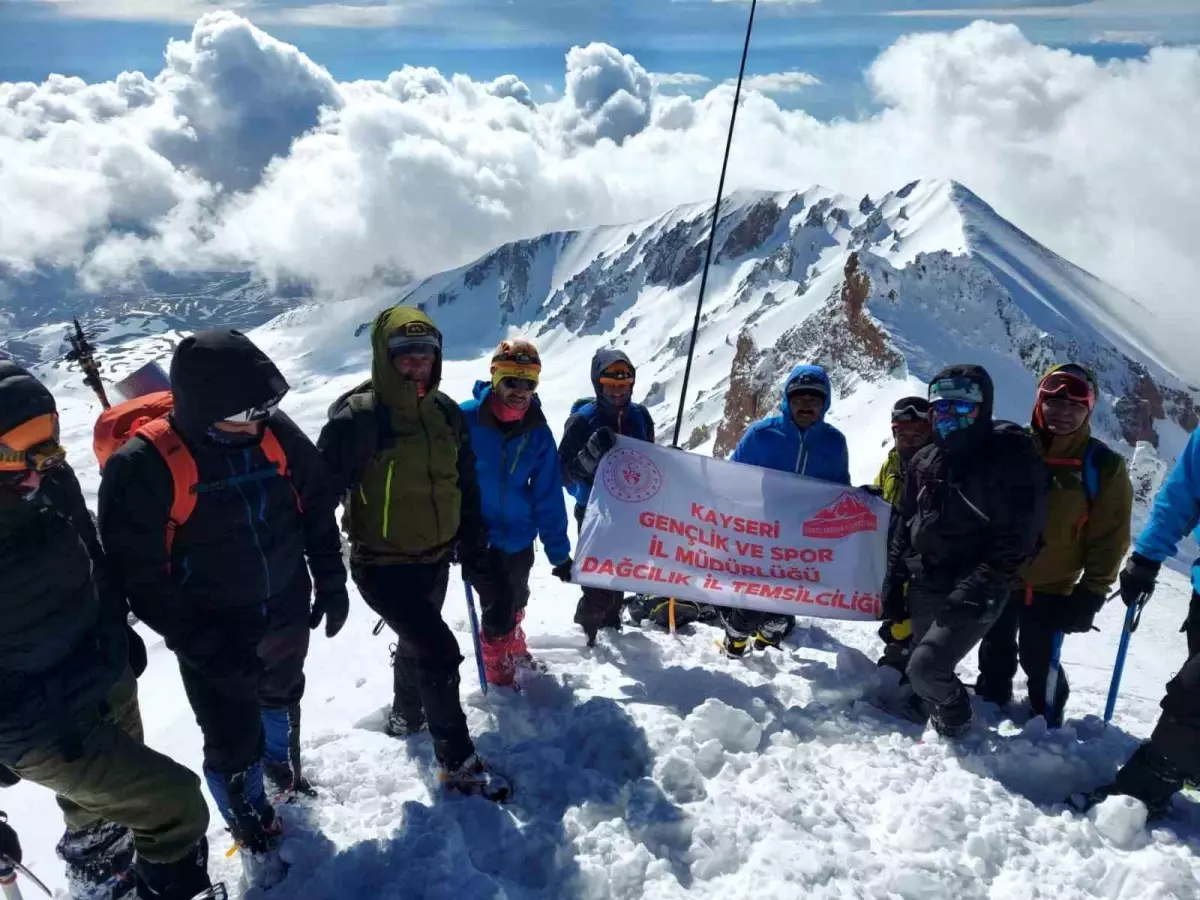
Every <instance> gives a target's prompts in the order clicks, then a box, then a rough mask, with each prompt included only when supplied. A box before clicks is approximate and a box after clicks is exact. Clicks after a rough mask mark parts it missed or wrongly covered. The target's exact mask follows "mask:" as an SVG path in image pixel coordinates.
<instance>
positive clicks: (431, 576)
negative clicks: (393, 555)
mask: <svg viewBox="0 0 1200 900" xmlns="http://www.w3.org/2000/svg"><path fill="white" fill-rule="evenodd" d="M350 575H351V577H352V578H353V579H354V583H355V584H356V585H357V586H358V590H359V592H360V593H361V594H362V596H363V599H364V600H366V601H367V605H368V606H370V607H371V609H373V610H374V611H375V612H376V613H378V614H379V615H380V616H382V617H383V619H384V621H385V622H387V624H388V627H390V628H391V629H392V631H394V632H395V633H396V655H395V658H394V660H393V663H392V667H393V671H392V677H393V687H394V696H393V699H392V709H393V710H394V711H395V712H396V713H397V714H398V715H399V716H400V717H401V718H402V719H404V721H406V722H409V723H417V722H422V721H424V722H427V723H428V724H429V734H430V736H431V737H432V738H433V750H434V754H435V755H436V756H437V759H438V762H439V763H441V764H442V765H443V766H445V767H446V768H448V769H454V768H457V767H458V766H459V765H461V764H462V763H463V762H465V761H466V759H467V758H468V757H469V756H470V755H471V754H472V753H474V752H475V745H474V743H473V742H472V741H471V735H470V733H469V732H468V730H467V717H466V714H465V713H464V712H463V708H462V701H461V700H460V699H459V696H458V685H459V674H458V667H459V666H460V665H461V664H462V661H463V657H462V653H461V652H460V651H459V649H458V639H457V638H456V637H455V636H454V632H452V631H451V630H450V627H449V626H448V625H447V624H446V623H445V621H444V620H443V619H442V605H443V604H444V603H445V601H446V588H447V584H448V581H449V577H450V562H449V560H443V561H442V562H436V563H414V564H408V565H363V564H361V563H353V564H352V565H351V567H350Z"/></svg>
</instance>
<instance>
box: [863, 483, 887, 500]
mask: <svg viewBox="0 0 1200 900" xmlns="http://www.w3.org/2000/svg"><path fill="white" fill-rule="evenodd" d="M858 489H859V490H860V491H865V492H866V493H868V494H870V495H871V496H872V497H882V496H883V488H881V487H880V486H879V485H877V484H863V485H859V488H858Z"/></svg>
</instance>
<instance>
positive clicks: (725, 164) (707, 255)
mask: <svg viewBox="0 0 1200 900" xmlns="http://www.w3.org/2000/svg"><path fill="white" fill-rule="evenodd" d="M757 6H758V0H750V18H749V20H748V21H747V22H746V42H745V43H744V44H743V45H742V64H741V67H740V68H739V69H738V79H737V88H735V89H734V92H733V112H732V113H730V115H729V133H728V134H727V135H726V137H725V158H724V159H723V160H722V161H721V179H720V181H718V182H717V202H716V203H715V204H714V205H713V220H712V229H711V230H710V231H709V233H708V249H707V250H705V252H704V272H703V274H701V276H700V295H699V296H698V297H697V298H696V318H695V321H693V322H692V339H691V341H690V342H689V344H688V357H687V365H686V366H685V367H684V370H683V387H682V388H681V389H680V391H679V413H678V415H676V417H675V437H674V438H673V439H672V440H671V446H672V447H678V446H679V432H680V430H682V428H683V405H684V402H685V401H686V400H687V389H688V381H689V380H690V379H691V377H692V358H693V357H694V356H695V354H696V337H697V336H698V335H699V333H700V310H701V308H703V306H704V292H705V290H706V289H707V287H708V270H709V268H710V267H711V265H712V255H713V245H714V244H715V243H716V241H717V219H718V218H719V217H720V214H721V198H722V196H724V194H725V173H726V172H727V171H728V169H729V148H730V147H732V146H733V128H734V125H736V124H737V114H738V103H739V102H740V101H741V97H742V79H743V78H745V76H746V57H747V56H748V55H749V54H750V34H751V32H752V31H753V30H754V11H755V9H756V8H757Z"/></svg>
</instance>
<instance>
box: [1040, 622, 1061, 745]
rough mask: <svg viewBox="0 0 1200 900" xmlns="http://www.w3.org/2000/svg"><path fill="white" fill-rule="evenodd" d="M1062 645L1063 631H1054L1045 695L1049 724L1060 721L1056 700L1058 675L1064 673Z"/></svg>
mask: <svg viewBox="0 0 1200 900" xmlns="http://www.w3.org/2000/svg"><path fill="white" fill-rule="evenodd" d="M1062 645H1063V633H1062V632H1061V631H1056V632H1054V639H1053V640H1052V641H1051V642H1050V666H1049V668H1047V669H1046V693H1045V695H1044V697H1043V701H1044V702H1045V706H1046V724H1047V725H1050V724H1051V723H1052V722H1057V721H1058V716H1057V709H1056V708H1055V707H1056V704H1055V702H1054V700H1055V697H1056V696H1057V694H1058V677H1059V675H1060V674H1061V673H1062ZM1059 724H1061V723H1059Z"/></svg>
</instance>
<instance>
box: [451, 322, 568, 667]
mask: <svg viewBox="0 0 1200 900" xmlns="http://www.w3.org/2000/svg"><path fill="white" fill-rule="evenodd" d="M541 368H542V366H541V360H540V358H539V357H538V352H537V349H536V348H535V347H534V346H533V344H532V343H530V342H529V341H526V340H506V341H502V342H501V343H500V346H499V347H498V348H497V349H496V352H495V354H494V355H493V356H492V364H491V376H492V379H491V381H490V382H487V381H479V382H477V383H476V384H475V391H474V399H472V400H468V401H466V402H465V403H462V404H460V406H461V408H462V411H463V415H464V417H465V418H466V422H467V427H468V428H469V429H470V431H471V447H472V449H473V450H474V451H475V471H476V475H477V477H478V480H479V492H480V495H481V501H482V504H481V505H482V508H483V518H484V522H485V523H486V524H487V529H488V543H489V544H490V547H489V550H488V564H487V565H486V566H485V567H484V569H483V571H481V572H479V573H476V574H475V576H474V577H473V578H472V584H473V585H474V587H475V590H476V591H478V593H479V601H480V606H481V607H482V612H483V615H482V630H483V635H482V638H483V661H484V672H485V677H486V678H487V680H488V681H489V682H490V683H491V684H496V685H511V684H512V683H513V681H514V678H515V675H516V670H517V669H518V668H521V667H530V666H533V665H534V662H533V658H532V656H531V655H530V653H529V649H528V647H527V646H526V642H525V631H524V629H523V628H522V627H521V622H522V620H523V619H524V618H525V605H526V604H527V603H528V601H529V572H530V569H532V567H533V541H534V538H535V537H540V538H541V541H542V548H543V549H544V550H545V553H546V558H547V559H548V560H549V561H550V565H551V566H552V567H553V573H554V574H555V575H556V576H557V577H558V578H561V579H562V580H563V581H569V580H570V578H571V541H570V538H569V537H568V536H567V505H566V501H565V499H564V497H563V482H562V473H561V471H560V469H559V463H558V447H557V445H556V444H555V443H554V434H553V433H552V432H551V431H550V426H549V425H548V424H547V423H546V417H545V415H543V413H542V404H541V401H540V400H539V399H538V396H537V394H536V393H535V391H536V390H537V384H538V378H539V376H540V373H541Z"/></svg>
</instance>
